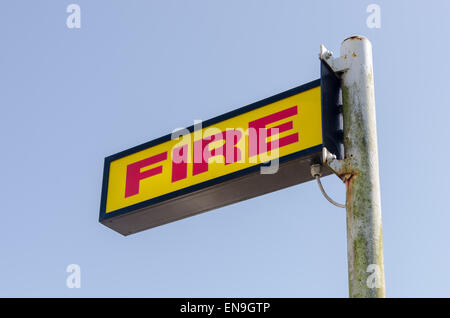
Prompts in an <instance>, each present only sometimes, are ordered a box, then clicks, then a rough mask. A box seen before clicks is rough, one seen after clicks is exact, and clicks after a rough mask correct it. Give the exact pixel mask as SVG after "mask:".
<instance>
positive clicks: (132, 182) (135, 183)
mask: <svg viewBox="0 0 450 318" xmlns="http://www.w3.org/2000/svg"><path fill="white" fill-rule="evenodd" d="M166 159H167V151H166V152H163V153H160V154H158V155H156V156H152V157H149V158H146V159H143V160H141V161H138V162H135V163H132V164H129V165H128V166H127V178H126V183H125V198H128V197H130V196H133V195H136V194H138V193H139V182H140V181H141V180H142V179H146V178H149V177H151V176H154V175H157V174H160V173H162V171H163V169H162V166H158V167H155V168H152V169H149V170H146V171H143V172H141V169H142V168H144V167H147V166H150V165H152V164H155V163H157V162H161V161H164V160H166Z"/></svg>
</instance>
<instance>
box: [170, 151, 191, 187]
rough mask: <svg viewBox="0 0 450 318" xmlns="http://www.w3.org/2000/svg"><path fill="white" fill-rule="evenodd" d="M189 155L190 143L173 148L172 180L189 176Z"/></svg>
mask: <svg viewBox="0 0 450 318" xmlns="http://www.w3.org/2000/svg"><path fill="white" fill-rule="evenodd" d="M187 156H188V145H183V146H181V147H177V148H174V149H173V152H172V182H176V181H178V180H181V179H186V177H187Z"/></svg>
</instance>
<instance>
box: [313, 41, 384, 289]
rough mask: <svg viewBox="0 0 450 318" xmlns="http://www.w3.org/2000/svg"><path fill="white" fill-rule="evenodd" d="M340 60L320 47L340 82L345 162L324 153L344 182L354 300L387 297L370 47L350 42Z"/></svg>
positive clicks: (350, 286)
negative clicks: (355, 298) (357, 298)
mask: <svg viewBox="0 0 450 318" xmlns="http://www.w3.org/2000/svg"><path fill="white" fill-rule="evenodd" d="M340 53H341V56H340V57H339V58H333V57H332V53H331V52H329V51H327V50H326V49H325V47H323V46H322V47H321V54H320V57H321V59H322V60H323V61H325V62H326V63H328V65H330V67H331V68H332V69H333V71H335V72H336V74H338V76H339V77H340V79H341V87H342V102H343V107H342V108H343V119H344V153H345V156H344V159H343V160H336V159H335V157H334V156H333V155H332V154H330V153H328V152H327V150H326V149H324V163H325V164H326V165H327V166H328V167H329V168H330V169H332V170H333V171H334V173H335V174H337V175H338V176H339V177H340V178H341V179H342V180H343V181H344V183H345V184H346V189H347V195H346V196H347V199H346V210H347V256H348V275H349V294H350V297H370V298H374V297H385V281H384V260H383V239H382V226H381V200H380V181H379V172H378V147H377V130H376V119H375V93H374V80H373V65H372V45H371V43H370V41H369V40H368V39H367V38H365V37H361V36H354V37H350V38H348V39H346V40H345V41H344V42H343V43H342V45H341V52H340Z"/></svg>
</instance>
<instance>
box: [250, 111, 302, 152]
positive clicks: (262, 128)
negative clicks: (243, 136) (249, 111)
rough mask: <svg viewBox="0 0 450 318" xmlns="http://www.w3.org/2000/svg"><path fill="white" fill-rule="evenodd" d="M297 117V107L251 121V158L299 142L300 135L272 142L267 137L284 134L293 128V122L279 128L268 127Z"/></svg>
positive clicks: (291, 135) (292, 135)
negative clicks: (267, 127) (267, 140)
mask: <svg viewBox="0 0 450 318" xmlns="http://www.w3.org/2000/svg"><path fill="white" fill-rule="evenodd" d="M295 115H297V106H294V107H291V108H287V109H285V110H282V111H279V112H277V113H274V114H270V115H268V116H265V117H261V118H259V119H257V120H254V121H251V122H250V123H249V124H248V127H249V151H248V154H249V157H252V156H255V155H259V154H261V153H265V152H268V151H270V150H273V149H277V148H281V147H284V146H287V145H289V144H292V143H295V142H298V133H293V134H290V135H288V136H285V137H282V138H279V139H278V140H274V141H271V142H266V139H267V137H270V136H272V135H273V134H276V133H277V132H278V133H282V132H284V131H288V130H291V129H292V128H293V123H292V121H289V122H286V123H283V124H280V125H278V126H275V127H272V128H270V129H266V126H267V125H268V124H271V123H275V122H277V121H279V120H282V119H285V118H288V117H292V116H295Z"/></svg>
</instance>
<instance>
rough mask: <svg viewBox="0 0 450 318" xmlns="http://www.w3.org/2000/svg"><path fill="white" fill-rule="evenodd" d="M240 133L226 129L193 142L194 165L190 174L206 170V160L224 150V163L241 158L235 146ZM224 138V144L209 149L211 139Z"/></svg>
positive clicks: (219, 154) (221, 154)
mask: <svg viewBox="0 0 450 318" xmlns="http://www.w3.org/2000/svg"><path fill="white" fill-rule="evenodd" d="M241 138H242V133H241V132H240V131H239V130H227V131H225V132H221V133H217V134H215V135H212V136H210V137H206V138H203V139H201V140H197V141H195V142H194V167H193V171H192V175H194V176H195V175H197V174H199V173H202V172H206V171H208V160H209V158H212V157H215V156H223V155H224V152H225V165H228V164H230V163H234V162H237V161H239V160H241V150H240V149H239V148H237V147H236V145H237V143H238V142H239V140H240V139H241ZM219 140H225V144H224V145H222V146H220V147H218V148H214V149H212V150H209V144H210V143H212V142H213V141H219Z"/></svg>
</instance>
